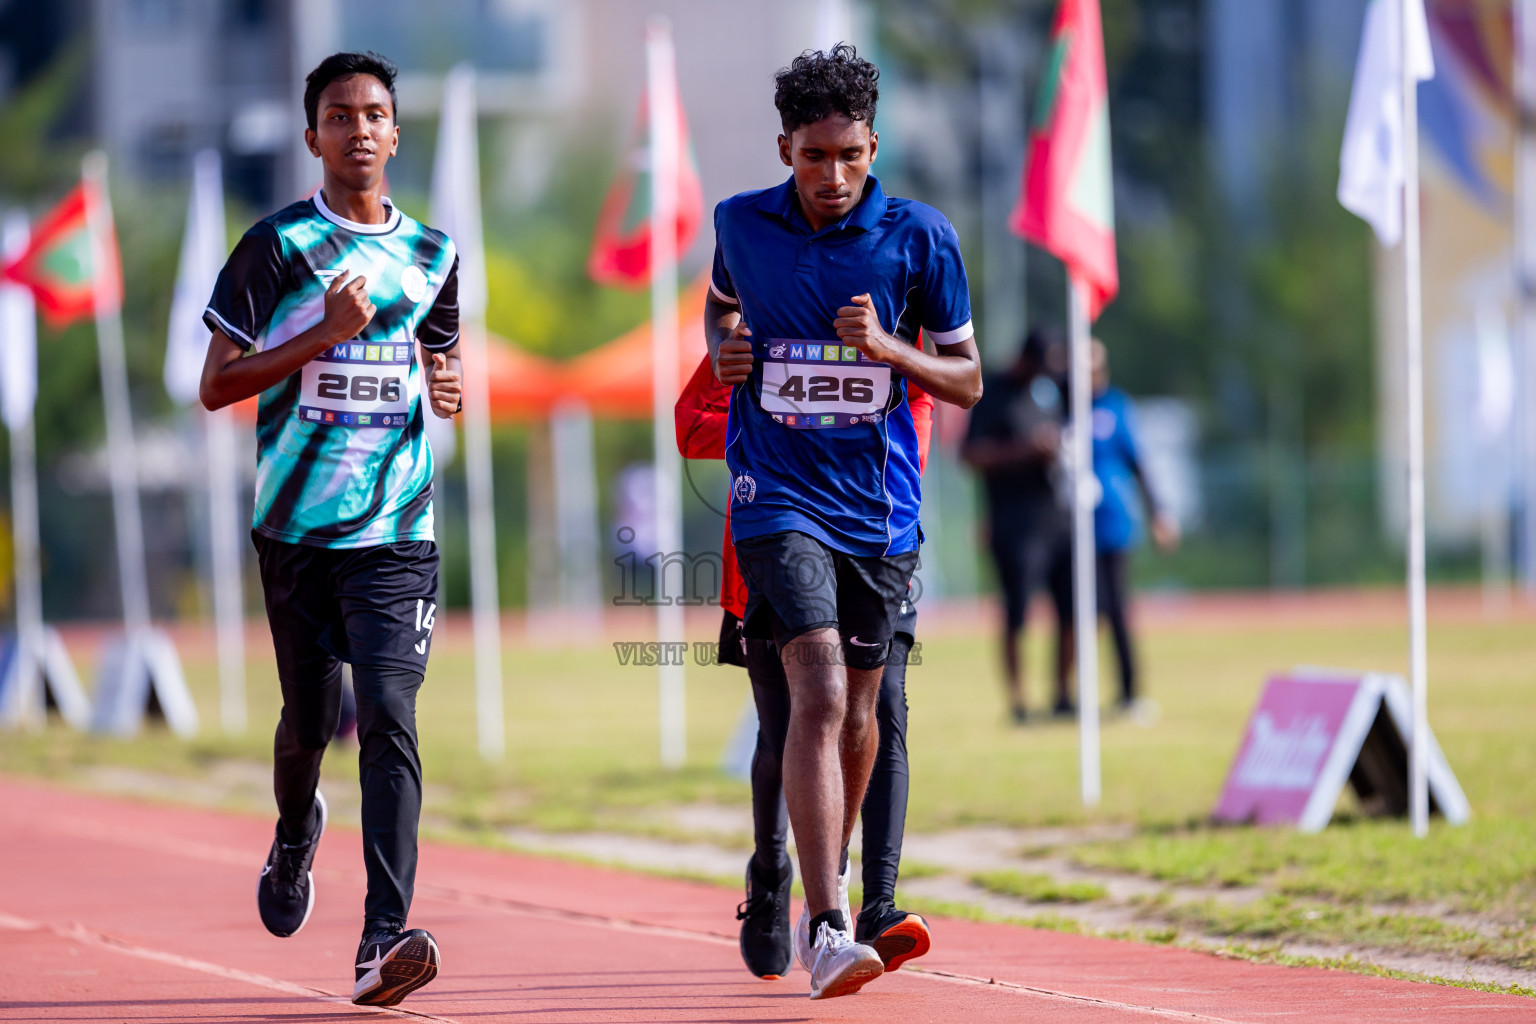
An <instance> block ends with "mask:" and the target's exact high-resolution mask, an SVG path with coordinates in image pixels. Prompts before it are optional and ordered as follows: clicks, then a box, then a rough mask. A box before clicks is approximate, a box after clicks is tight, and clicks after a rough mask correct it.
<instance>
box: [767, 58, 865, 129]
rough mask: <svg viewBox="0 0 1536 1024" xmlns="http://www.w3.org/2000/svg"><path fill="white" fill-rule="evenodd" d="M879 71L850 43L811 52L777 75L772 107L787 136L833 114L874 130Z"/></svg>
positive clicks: (774, 79)
mask: <svg viewBox="0 0 1536 1024" xmlns="http://www.w3.org/2000/svg"><path fill="white" fill-rule="evenodd" d="M879 81H880V69H879V68H877V67H875V66H874V65H873V64H871V63H870V62H869V61H867V60H864V59H863V58H861V57H860V56H859V51H858V50H856V49H854V47H853V45H852V44H851V43H838V44H837V45H836V46H834V47H832V49H830V50H827V51H825V52H824V51H821V50H806V51H805V52H804V53H802V54H801V55H800V56H798V57H796V58H795V59H794V62H793V63H791V64H790V65H789V67H787V68H780V69H779V71H778V74H776V75H774V76H773V82H774V90H773V105H774V106H775V107H778V108H779V120H780V121H781V122H782V123H783V125H784V134H785V135H791V134H793V133H794V130H795V129H796V128H799V127H802V126H804V125H808V124H815V123H816V122H817V121H820V120H821V119H822V118H824V117H827V116H829V115H831V114H842V115H843V116H844V117H847V118H849V119H851V120H854V121H863V122H864V123H865V124H867V125H869V126H870V128H871V129H873V128H874V126H875V104H876V102H878V101H879V99H880V86H879Z"/></svg>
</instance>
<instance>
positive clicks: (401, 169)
mask: <svg viewBox="0 0 1536 1024" xmlns="http://www.w3.org/2000/svg"><path fill="white" fill-rule="evenodd" d="M82 2H83V3H85V4H87V5H88V7H89V16H90V24H91V30H92V31H91V46H92V50H93V60H92V74H93V80H92V83H91V87H90V96H91V102H90V106H91V110H92V116H91V121H92V123H93V125H94V128H95V130H96V133H97V134H98V136H99V137H100V138H101V140H102V142H103V143H104V144H105V145H106V146H107V148H108V150H109V152H110V153H111V155H112V156H113V157H114V161H115V164H116V166H117V167H119V168H120V171H119V173H123V174H128V175H130V176H133V177H136V178H139V179H145V180H164V179H180V178H184V177H185V176H186V175H187V174H188V168H189V167H190V162H191V156H192V154H193V153H194V152H196V151H197V150H198V149H201V148H204V147H214V148H217V149H219V150H220V151H221V152H222V153H223V154H224V157H225V167H226V168H227V175H228V178H229V185H230V187H231V188H232V189H233V190H235V191H236V192H237V193H238V194H240V195H241V196H242V197H243V198H245V199H246V200H247V201H249V202H250V203H251V204H252V205H254V206H255V207H257V208H258V209H270V208H273V207H276V206H279V205H281V204H282V203H283V202H285V201H289V200H291V199H292V198H293V197H296V196H299V195H303V194H304V193H306V192H308V191H310V190H311V189H312V188H313V187H314V186H315V185H317V184H318V179H319V175H318V167H317V166H316V164H315V162H314V160H313V158H312V157H311V156H310V155H309V154H308V152H307V151H306V150H305V149H304V146H303V139H302V132H303V128H304V124H303V112H302V106H301V100H302V96H303V76H304V74H305V73H306V72H307V71H308V70H309V69H310V68H311V67H313V66H314V65H315V64H316V63H318V62H319V61H320V59H321V58H323V57H324V56H325V55H326V54H328V53H332V52H334V51H336V50H342V49H371V50H376V51H378V52H379V53H382V54H385V55H386V56H388V57H389V58H390V59H392V60H394V61H395V62H396V63H397V64H398V65H399V66H400V69H401V77H400V81H399V85H398V91H399V94H400V119H401V121H402V122H403V123H404V124H405V125H406V126H407V129H408V132H412V133H413V132H415V131H422V135H421V136H418V137H417V138H418V139H420V143H419V144H414V145H411V146H408V147H405V148H404V149H403V151H402V154H401V157H400V158H399V159H398V160H397V163H396V164H395V165H392V167H391V177H392V179H394V178H398V179H400V180H401V181H402V182H403V183H404V184H406V185H407V186H408V187H413V188H418V189H420V190H421V191H425V187H426V180H427V178H428V176H429V175H430V159H431V151H432V150H431V144H430V143H431V138H432V134H435V124H434V122H435V120H436V116H437V110H438V104H439V102H440V98H441V82H442V76H443V74H444V73H445V72H447V71H448V69H449V68H451V67H453V66H454V65H455V64H458V63H459V62H461V61H468V62H470V63H472V64H473V65H474V66H475V68H476V70H477V72H478V81H479V92H478V102H479V107H480V112H481V115H482V119H483V121H485V122H488V124H487V127H489V128H490V129H491V130H490V131H489V132H487V133H486V141H485V142H483V143H482V147H483V148H485V147H487V146H489V147H490V149H489V155H490V159H489V160H488V161H487V174H486V182H487V187H488V189H491V190H493V191H494V193H495V195H494V196H493V197H492V198H493V199H500V200H503V201H507V202H510V203H513V204H514V205H515V204H517V203H519V202H530V201H535V200H536V199H537V198H538V196H539V194H540V193H541V191H542V189H543V186H544V185H545V184H546V183H547V181H548V179H549V176H550V175H552V174H554V173H557V166H556V165H557V161H558V159H559V158H560V157H561V156H562V154H564V153H565V152H566V151H567V146H566V145H565V144H566V143H568V142H569V141H570V140H571V139H572V138H573V137H576V136H580V135H583V134H588V135H591V134H599V133H606V134H607V135H609V136H612V137H613V139H612V144H613V149H614V150H615V152H617V151H618V150H619V149H620V148H621V146H622V144H623V139H624V136H625V135H626V134H627V133H628V132H629V131H630V130H631V125H632V123H633V119H634V117H635V114H636V111H637V109H638V103H639V97H640V92H641V89H642V87H643V84H644V74H645V71H644V33H645V25H646V22H647V20H648V18H649V17H651V16H653V15H661V16H664V17H666V18H667V19H668V20H669V21H670V23H671V25H672V29H673V34H674V39H675V43H676V47H677V52H678V55H679V79H680V86H681V89H682V95H683V101H684V104H685V108H686V110H687V113H688V117H689V119H690V121H691V123H692V125H693V129H694V131H695V133H708V138H709V145H707V146H699V147H698V148H697V155H698V159H699V162H700V170H701V173H702V177H703V181H704V186H705V191H706V200H707V201H708V202H709V203H711V204H712V203H713V202H715V201H717V200H718V199H720V198H723V197H724V196H727V195H730V194H732V193H734V192H737V191H740V190H742V189H746V188H752V187H761V186H763V185H765V184H771V183H772V182H774V181H776V180H777V179H778V177H779V175H780V173H781V168H780V166H779V163H778V157H777V153H776V151H775V147H774V138H775V136H776V135H777V133H778V124H777V118H776V116H775V114H774V111H773V105H772V75H773V72H774V71H775V70H776V69H777V68H779V67H781V66H783V65H784V64H786V63H788V61H789V59H790V58H791V57H792V56H793V55H794V54H796V53H798V52H799V51H800V50H802V49H804V48H806V47H809V46H812V45H816V44H818V43H822V41H821V40H819V39H818V38H817V37H816V33H817V31H818V26H821V25H825V24H826V23H827V10H828V9H829V8H831V9H833V10H834V11H837V10H842V11H843V13H844V19H845V21H847V22H848V23H849V24H851V21H852V19H850V18H848V16H847V14H846V5H844V4H839V3H830V4H829V3H828V2H827V0H782V2H775V3H771V4H762V3H753V2H750V0H736V2H725V0H657V2H655V3H646V4H636V3H633V2H630V0H434V2H433V3H430V4H428V3H421V2H419V0H82ZM16 6H17V5H15V4H13V5H12V7H13V8H14V7H16ZM28 6H30V5H28ZM34 20H35V19H34ZM0 38H3V37H0ZM822 44H823V45H824V43H822ZM3 52H4V51H0V53H3ZM15 59H16V58H14V57H13V58H10V59H9V60H10V61H11V62H14V61H15ZM6 66H7V63H6V60H5V59H0V76H3V73H4V71H5V68H6ZM3 80H4V79H3V77H0V81H3ZM408 137H409V136H408ZM412 141H413V142H414V141H415V140H412ZM392 184H395V182H393V181H392ZM707 242H708V239H705V240H704V241H703V242H701V246H703V245H707ZM704 251H705V252H707V251H708V250H707V248H705V249H704Z"/></svg>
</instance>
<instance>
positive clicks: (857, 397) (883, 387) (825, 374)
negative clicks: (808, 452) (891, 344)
mask: <svg viewBox="0 0 1536 1024" xmlns="http://www.w3.org/2000/svg"><path fill="white" fill-rule="evenodd" d="M890 397H891V368H890V367H889V366H887V365H886V364H885V363H877V362H875V361H874V360H872V359H870V358H869V357H868V356H866V355H864V354H863V353H862V352H860V351H859V350H858V349H856V348H854V347H852V346H851V345H838V344H835V343H830V342H819V341H790V340H786V339H781V338H770V339H769V340H768V345H767V347H766V350H765V355H764V358H763V390H762V396H761V399H760V404H761V405H762V407H763V411H764V412H766V413H768V415H770V416H772V417H773V420H774V422H775V423H782V424H784V425H785V426H786V427H800V428H805V427H812V428H816V427H851V426H854V425H855V424H859V423H878V422H880V418H881V417H882V416H884V415H885V407H886V404H887V402H889V400H890Z"/></svg>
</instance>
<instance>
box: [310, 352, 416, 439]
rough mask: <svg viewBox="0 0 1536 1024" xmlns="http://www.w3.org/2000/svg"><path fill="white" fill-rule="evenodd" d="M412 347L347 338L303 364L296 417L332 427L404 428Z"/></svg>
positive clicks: (407, 407) (409, 395) (409, 401)
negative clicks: (297, 414) (369, 342)
mask: <svg viewBox="0 0 1536 1024" xmlns="http://www.w3.org/2000/svg"><path fill="white" fill-rule="evenodd" d="M411 359H412V353H411V346H410V345H396V344H385V345H380V344H368V343H364V342H357V341H349V342H347V343H345V344H342V345H335V346H332V348H331V349H330V350H329V351H326V352H324V353H322V354H320V355H318V356H316V357H315V358H313V359H311V360H310V361H309V362H307V363H305V364H304V377H303V382H302V386H301V388H300V392H299V418H300V419H302V420H306V421H308V422H310V423H323V424H327V425H329V426H336V427H403V426H405V423H406V418H407V416H408V415H409V414H410V407H411V394H410V386H411Z"/></svg>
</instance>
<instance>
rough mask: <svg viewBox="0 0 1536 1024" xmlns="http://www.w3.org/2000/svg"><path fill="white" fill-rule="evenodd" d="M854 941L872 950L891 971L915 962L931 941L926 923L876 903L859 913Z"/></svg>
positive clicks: (914, 916) (888, 905)
mask: <svg viewBox="0 0 1536 1024" xmlns="http://www.w3.org/2000/svg"><path fill="white" fill-rule="evenodd" d="M854 941H855V942H862V943H863V944H864V945H866V946H873V947H874V948H875V952H876V953H879V954H880V959H881V960H883V961H885V969H886V970H887V971H894V970H895V969H896V968H898V967H900V966H901V965H902V964H904V963H906V962H907V961H908V960H915V959H917V958H918V957H920V956H922V955H923V954H924V953H926V952H928V950H929V948H930V947H931V946H932V945H933V938H932V936H930V935H929V934H928V922H927V921H924V920H923V919H922V918H921V917H918V916H917V915H916V914H909V913H907V912H906V911H905V910H897V909H896V907H895V906H894V905H893V904H891V903H886V902H882V903H877V904H875V905H874V906H870V907H865V908H864V909H863V910H861V911H859V923H858V924H857V925H855V926H854Z"/></svg>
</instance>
